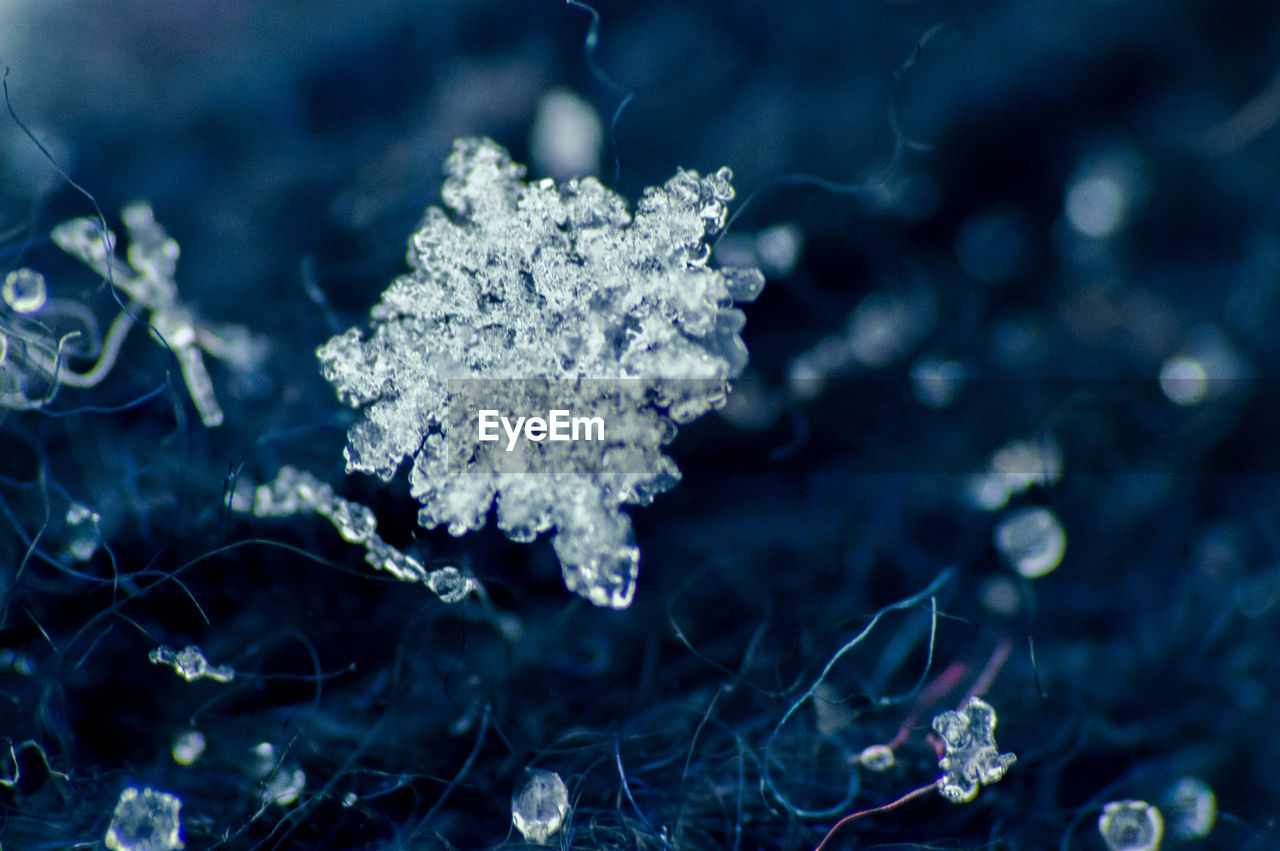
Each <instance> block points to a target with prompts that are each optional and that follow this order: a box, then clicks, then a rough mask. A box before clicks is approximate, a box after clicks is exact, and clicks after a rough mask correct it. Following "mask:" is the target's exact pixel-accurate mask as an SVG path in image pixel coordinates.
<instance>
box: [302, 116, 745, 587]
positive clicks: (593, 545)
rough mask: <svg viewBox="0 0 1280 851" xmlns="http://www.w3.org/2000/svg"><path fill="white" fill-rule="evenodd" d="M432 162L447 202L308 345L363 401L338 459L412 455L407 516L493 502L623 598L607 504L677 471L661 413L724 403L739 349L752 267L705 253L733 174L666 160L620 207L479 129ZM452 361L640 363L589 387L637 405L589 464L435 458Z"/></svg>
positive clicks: (456, 520) (579, 581)
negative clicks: (546, 535) (373, 298)
mask: <svg viewBox="0 0 1280 851" xmlns="http://www.w3.org/2000/svg"><path fill="white" fill-rule="evenodd" d="M445 172H446V180H445V184H444V190H443V193H442V194H443V198H444V203H445V208H447V209H441V208H438V207H432V208H430V209H428V210H427V213H426V216H425V217H424V218H423V220H422V223H421V225H420V226H419V228H418V230H417V231H416V232H415V233H414V234H413V236H412V238H411V240H410V247H409V262H410V264H411V266H412V267H413V271H412V272H411V273H409V274H407V275H403V276H401V277H400V278H398V279H396V281H395V282H394V283H393V284H392V285H391V287H390V288H388V289H387V291H386V292H384V293H383V294H382V299H381V301H380V302H379V303H378V304H377V305H376V306H375V307H374V308H373V311H372V318H373V328H372V330H371V331H369V332H368V333H365V332H363V331H361V330H359V329H354V328H353V329H350V330H348V331H347V332H346V333H344V334H341V335H339V336H337V337H334V338H333V339H331V340H329V342H327V343H326V344H325V345H323V346H321V347H320V349H319V351H318V353H317V354H318V356H319V359H320V363H321V366H322V369H323V372H324V375H325V377H326V378H327V379H328V380H329V381H330V382H331V383H332V384H333V385H334V386H335V387H336V389H337V391H338V395H339V397H340V398H341V399H342V400H343V401H344V402H346V403H347V404H350V405H352V406H355V407H363V408H364V416H363V418H362V419H361V420H359V421H358V422H357V423H356V424H355V425H354V426H353V427H352V428H351V430H350V432H349V434H348V445H347V449H346V459H347V471H348V472H352V471H357V470H358V471H361V472H364V473H372V474H376V475H378V476H380V477H381V478H383V479H384V480H390V479H391V478H392V477H393V476H394V475H395V473H396V470H397V469H398V467H399V465H400V463H401V462H402V461H403V460H404V459H405V458H409V459H411V463H412V469H411V470H410V473H409V484H410V489H411V493H412V494H413V496H414V497H415V498H416V499H417V500H418V501H419V502H420V503H421V504H422V507H421V510H420V511H419V514H418V521H419V523H421V524H422V525H423V526H425V527H427V528H434V527H436V526H439V525H442V524H443V525H445V526H446V527H447V528H448V529H449V531H450V532H451V533H452V534H455V535H462V534H465V533H466V532H468V531H471V530H474V529H478V528H480V527H481V526H483V525H484V523H485V518H486V515H487V513H488V511H489V508H490V507H491V506H492V505H493V503H494V502H495V501H496V503H497V522H498V527H499V528H500V529H502V530H503V531H504V532H505V533H506V534H507V535H508V537H511V538H512V539H513V540H518V541H531V540H533V538H535V537H536V536H537V535H538V534H540V533H542V532H546V531H551V530H554V532H555V536H554V539H553V541H552V543H553V546H554V548H555V551H556V554H557V555H558V556H559V559H560V563H561V567H562V569H563V573H564V579H565V583H566V585H567V586H568V587H569V589H570V590H572V591H574V592H576V593H578V594H581V595H582V596H584V597H586V598H587V599H589V600H590V601H591V602H593V603H595V604H597V605H601V606H611V607H614V608H624V607H626V606H627V605H629V604H630V602H631V599H632V596H633V594H634V591H635V578H636V572H637V568H638V565H639V550H638V548H637V547H636V546H635V545H634V544H633V543H632V540H631V522H630V519H629V518H628V517H627V516H626V515H625V514H624V513H623V512H622V510H621V506H622V505H624V504H631V505H640V504H645V503H647V502H648V501H650V500H651V499H652V497H653V495H654V494H655V493H658V492H660V491H662V490H665V489H667V488H669V487H671V486H672V485H674V484H675V482H676V481H677V480H678V477H679V471H678V470H677V469H676V467H675V464H674V463H673V462H672V461H671V460H670V459H669V458H667V457H665V456H664V455H663V454H662V446H663V445H664V443H666V442H667V441H669V440H670V439H671V437H672V434H673V431H674V429H673V423H683V422H688V421H691V420H693V419H696V418H697V417H699V416H701V415H702V414H704V413H705V412H706V411H708V410H710V409H712V408H714V407H717V406H718V405H720V404H722V403H723V402H724V399H725V396H726V394H727V393H728V391H729V381H730V380H731V379H732V378H735V377H736V376H737V375H738V374H739V373H740V372H741V371H742V368H743V366H744V365H745V364H746V358H747V353H746V348H745V346H744V345H743V343H742V340H741V338H740V337H739V336H738V335H739V332H740V331H741V330H742V327H743V324H744V321H745V320H744V318H743V315H742V313H741V312H740V311H739V310H736V309H735V308H734V307H733V304H734V302H735V301H739V302H741V301H749V300H751V299H753V298H755V296H756V295H757V294H758V293H759V292H760V289H761V287H762V286H763V285H764V276H763V275H762V274H761V273H760V272H759V271H758V270H756V269H718V270H717V269H712V268H710V267H708V265H707V260H708V256H709V254H710V246H709V244H708V238H709V237H711V236H712V235H714V234H715V233H716V232H718V231H719V230H720V229H721V228H722V227H723V226H724V221H725V210H726V203H727V202H728V201H729V200H730V199H731V198H732V197H733V189H732V187H731V186H730V183H729V180H730V178H731V177H732V175H731V173H730V172H729V170H728V169H721V170H720V171H718V172H717V173H715V174H714V175H710V176H707V177H700V176H699V175H698V174H696V173H694V172H691V171H684V170H681V171H679V172H678V173H677V174H676V176H675V177H673V178H671V179H670V180H669V181H667V183H666V184H665V185H663V186H661V187H654V188H650V189H648V190H646V191H645V193H644V197H643V198H642V199H641V201H640V203H639V205H638V207H637V209H636V211H635V213H634V215H633V214H631V213H630V212H629V211H628V209H627V205H626V203H625V202H624V201H623V199H622V198H621V197H619V196H618V195H616V194H615V193H613V192H611V191H610V190H608V189H606V188H605V187H603V186H602V185H601V184H600V183H599V182H598V181H596V180H595V179H593V178H586V179H582V180H571V181H568V182H566V183H563V184H560V185H557V184H556V183H555V182H554V181H551V180H542V181H538V182H533V183H526V182H524V180H522V178H523V175H524V168H523V167H522V166H520V165H518V164H517V163H514V162H512V160H511V158H510V156H509V155H508V154H507V152H506V151H505V150H503V149H502V148H501V147H499V146H498V145H497V144H495V143H494V142H492V141H489V140H487V139H463V140H459V141H458V142H456V143H455V145H454V150H453V153H452V155H451V156H450V157H449V158H448V160H447V161H446V163H445ZM457 379H506V380H508V381H510V380H522V379H523V380H530V379H550V380H555V381H564V382H574V381H575V380H581V379H605V380H606V381H604V382H600V383H599V386H600V387H602V388H607V387H610V386H615V385H617V384H620V383H621V382H619V381H618V380H620V379H638V380H640V381H641V383H642V384H643V385H644V388H645V389H644V391H643V392H616V391H608V390H604V389H602V390H601V391H600V395H601V396H602V397H606V396H607V398H599V399H596V400H595V401H596V402H598V403H599V405H600V406H601V407H602V408H605V409H607V410H609V411H610V412H611V413H613V414H615V415H616V414H618V413H619V412H620V411H621V412H622V413H626V412H628V411H629V412H630V414H631V415H632V416H631V418H630V419H629V420H626V421H625V424H624V425H625V427H623V428H621V429H615V430H614V431H613V433H612V435H611V436H609V437H607V438H606V441H605V445H604V446H603V447H601V446H594V447H592V448H591V452H593V453H595V454H594V456H593V457H594V459H595V460H594V463H592V464H587V465H586V466H585V467H584V465H583V463H582V459H581V458H578V459H577V461H576V463H575V464H574V466H573V468H572V471H571V472H556V471H555V470H554V469H551V470H549V469H547V468H546V467H545V466H543V467H538V465H536V464H534V465H532V466H526V467H525V468H523V469H521V470H520V471H519V472H512V471H511V470H510V469H508V468H507V467H504V466H503V465H502V464H501V463H498V462H496V461H492V460H489V461H484V462H483V463H480V462H476V461H474V460H473V461H472V463H470V464H469V465H467V466H466V467H465V469H462V468H460V467H459V466H458V465H457V464H456V463H454V462H452V461H451V460H450V459H451V457H453V456H451V455H450V449H449V443H450V438H451V435H450V431H451V417H450V411H449V401H450V395H449V392H450V391H449V387H448V386H447V384H448V383H454V380H457ZM579 390H580V387H579ZM453 437H454V438H455V440H456V439H461V437H462V436H461V435H453ZM538 446H539V447H545V444H539V445H538ZM500 455H501V453H497V455H496V456H486V458H490V459H492V458H494V457H497V456H500ZM619 459H624V460H619ZM529 469H538V470H539V471H540V472H539V474H536V475H535V474H531V473H529V472H528V470H529Z"/></svg>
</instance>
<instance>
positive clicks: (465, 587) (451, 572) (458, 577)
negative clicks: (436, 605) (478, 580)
mask: <svg viewBox="0 0 1280 851" xmlns="http://www.w3.org/2000/svg"><path fill="white" fill-rule="evenodd" d="M427 587H428V588H430V589H431V590H432V591H434V592H435V594H436V596H437V597H439V598H440V601H441V602H442V603H457V602H461V601H462V600H463V599H464V598H465V597H466V596H467V595H468V594H470V593H471V592H472V590H474V588H475V580H474V579H472V578H471V577H470V576H467V575H466V574H465V573H463V572H462V571H461V570H459V569H458V568H456V567H453V566H452V565H450V566H448V567H442V568H440V569H438V570H433V571H431V573H430V574H429V575H428V576H427Z"/></svg>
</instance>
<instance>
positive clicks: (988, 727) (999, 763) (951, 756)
mask: <svg viewBox="0 0 1280 851" xmlns="http://www.w3.org/2000/svg"><path fill="white" fill-rule="evenodd" d="M933 729H934V732H936V733H937V734H938V735H939V736H940V737H942V742H943V744H944V745H945V747H946V751H945V753H944V754H943V756H942V758H941V759H940V760H938V766H939V767H940V768H941V769H942V770H943V772H944V774H943V775H942V776H941V777H939V778H938V791H939V792H940V793H941V794H942V797H944V798H946V799H947V800H948V801H951V802H953V803H957V804H967V803H968V802H969V801H972V800H973V799H974V798H976V797H977V795H978V787H979V786H990V785H991V784H992V783H995V782H996V781H998V780H999V779H1000V778H1001V777H1004V773H1005V772H1006V771H1008V770H1009V766H1011V765H1013V763H1014V761H1015V760H1016V759H1017V757H1016V756H1014V755H1013V754H1011V753H1000V749H999V748H997V747H996V738H995V732H996V711H995V710H994V709H992V708H991V704H989V703H987V702H986V701H985V700H983V699H982V698H979V697H971V698H969V701H968V703H966V704H965V705H964V707H963V708H962V709H960V710H959V711H958V712H957V711H954V710H953V711H948V712H944V713H942V714H941V715H939V716H937V717H936V718H934V719H933Z"/></svg>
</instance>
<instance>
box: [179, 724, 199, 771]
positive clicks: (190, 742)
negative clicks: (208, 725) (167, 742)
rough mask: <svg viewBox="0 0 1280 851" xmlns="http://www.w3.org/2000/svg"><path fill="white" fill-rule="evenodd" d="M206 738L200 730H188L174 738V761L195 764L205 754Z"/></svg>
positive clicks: (181, 763) (182, 763) (180, 763)
mask: <svg viewBox="0 0 1280 851" xmlns="http://www.w3.org/2000/svg"><path fill="white" fill-rule="evenodd" d="M204 749H205V738H204V733H201V732H200V731H199V730H188V731H187V732H185V733H182V734H181V735H179V736H178V737H177V738H175V739H174V740H173V761H174V762H176V763H177V764H178V765H193V764H195V762H196V761H197V760H199V759H200V757H202V756H204Z"/></svg>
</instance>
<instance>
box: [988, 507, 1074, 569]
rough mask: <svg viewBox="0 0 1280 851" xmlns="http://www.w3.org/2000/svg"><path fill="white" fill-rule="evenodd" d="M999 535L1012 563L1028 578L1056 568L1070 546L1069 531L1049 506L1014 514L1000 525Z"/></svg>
mask: <svg viewBox="0 0 1280 851" xmlns="http://www.w3.org/2000/svg"><path fill="white" fill-rule="evenodd" d="M995 538H996V546H997V547H998V548H999V549H1000V552H1001V553H1002V554H1003V555H1004V557H1005V558H1006V559H1008V561H1009V564H1011V565H1013V568H1014V570H1016V571H1018V573H1021V574H1022V575H1023V576H1025V577H1027V578H1028V579H1036V578H1037V577H1040V576H1044V575H1045V574H1046V573H1050V572H1052V571H1053V570H1054V569H1055V568H1056V567H1057V566H1058V565H1059V564H1061V563H1062V556H1063V554H1065V553H1066V550H1067V533H1066V531H1064V530H1063V528H1062V524H1061V523H1059V522H1058V518H1057V517H1056V516H1055V515H1054V513H1053V512H1052V511H1050V510H1049V509H1047V508H1026V509H1023V510H1022V511H1017V512H1015V513H1013V514H1010V515H1009V516H1008V517H1006V518H1005V519H1004V520H1002V521H1001V522H1000V525H999V526H997V527H996V535H995Z"/></svg>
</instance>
